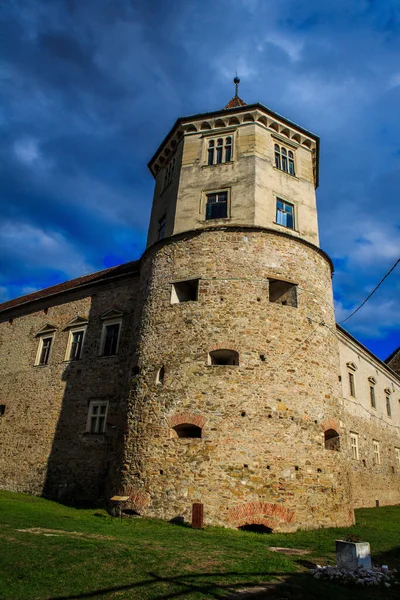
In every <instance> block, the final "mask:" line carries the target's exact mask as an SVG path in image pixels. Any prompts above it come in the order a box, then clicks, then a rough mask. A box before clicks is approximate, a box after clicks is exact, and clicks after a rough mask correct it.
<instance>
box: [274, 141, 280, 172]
mask: <svg viewBox="0 0 400 600" xmlns="http://www.w3.org/2000/svg"><path fill="white" fill-rule="evenodd" d="M275 166H276V168H277V169H280V168H281V149H280V148H279V146H278V144H275Z"/></svg>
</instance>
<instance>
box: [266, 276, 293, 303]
mask: <svg viewBox="0 0 400 600" xmlns="http://www.w3.org/2000/svg"><path fill="white" fill-rule="evenodd" d="M268 283H269V301H270V302H274V303H275V304H282V305H283V306H294V307H295V308H296V307H297V285H296V284H295V283H290V282H289V281H281V280H280V279H269V280H268Z"/></svg>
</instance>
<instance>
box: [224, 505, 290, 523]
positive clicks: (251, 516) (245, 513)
mask: <svg viewBox="0 0 400 600" xmlns="http://www.w3.org/2000/svg"><path fill="white" fill-rule="evenodd" d="M295 518H296V515H295V512H294V511H292V510H289V509H288V508H285V507H284V506H282V505H281V504H272V503H270V502H246V503H245V504H239V505H238V506H234V507H233V508H231V509H230V510H229V512H228V521H229V523H230V524H231V525H233V526H234V527H242V525H247V524H248V525H265V526H266V527H269V528H270V529H274V528H276V525H277V523H279V522H281V521H284V522H285V523H288V524H290V523H294V521H295Z"/></svg>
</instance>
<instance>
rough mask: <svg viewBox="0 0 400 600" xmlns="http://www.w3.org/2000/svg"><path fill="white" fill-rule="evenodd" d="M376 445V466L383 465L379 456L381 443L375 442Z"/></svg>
mask: <svg viewBox="0 0 400 600" xmlns="http://www.w3.org/2000/svg"><path fill="white" fill-rule="evenodd" d="M373 445H374V465H380V464H381V457H380V454H379V442H375V441H374V442H373Z"/></svg>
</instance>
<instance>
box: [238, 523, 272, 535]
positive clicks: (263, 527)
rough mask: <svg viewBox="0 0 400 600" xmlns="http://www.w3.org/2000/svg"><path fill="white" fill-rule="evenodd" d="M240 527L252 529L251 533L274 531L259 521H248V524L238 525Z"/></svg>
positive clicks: (245, 529) (242, 529)
mask: <svg viewBox="0 0 400 600" xmlns="http://www.w3.org/2000/svg"><path fill="white" fill-rule="evenodd" d="M238 529H240V531H250V532H251V533H272V529H271V528H270V527H267V526H266V525H261V524H258V523H252V524H250V523H246V525H242V526H241V527H238Z"/></svg>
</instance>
